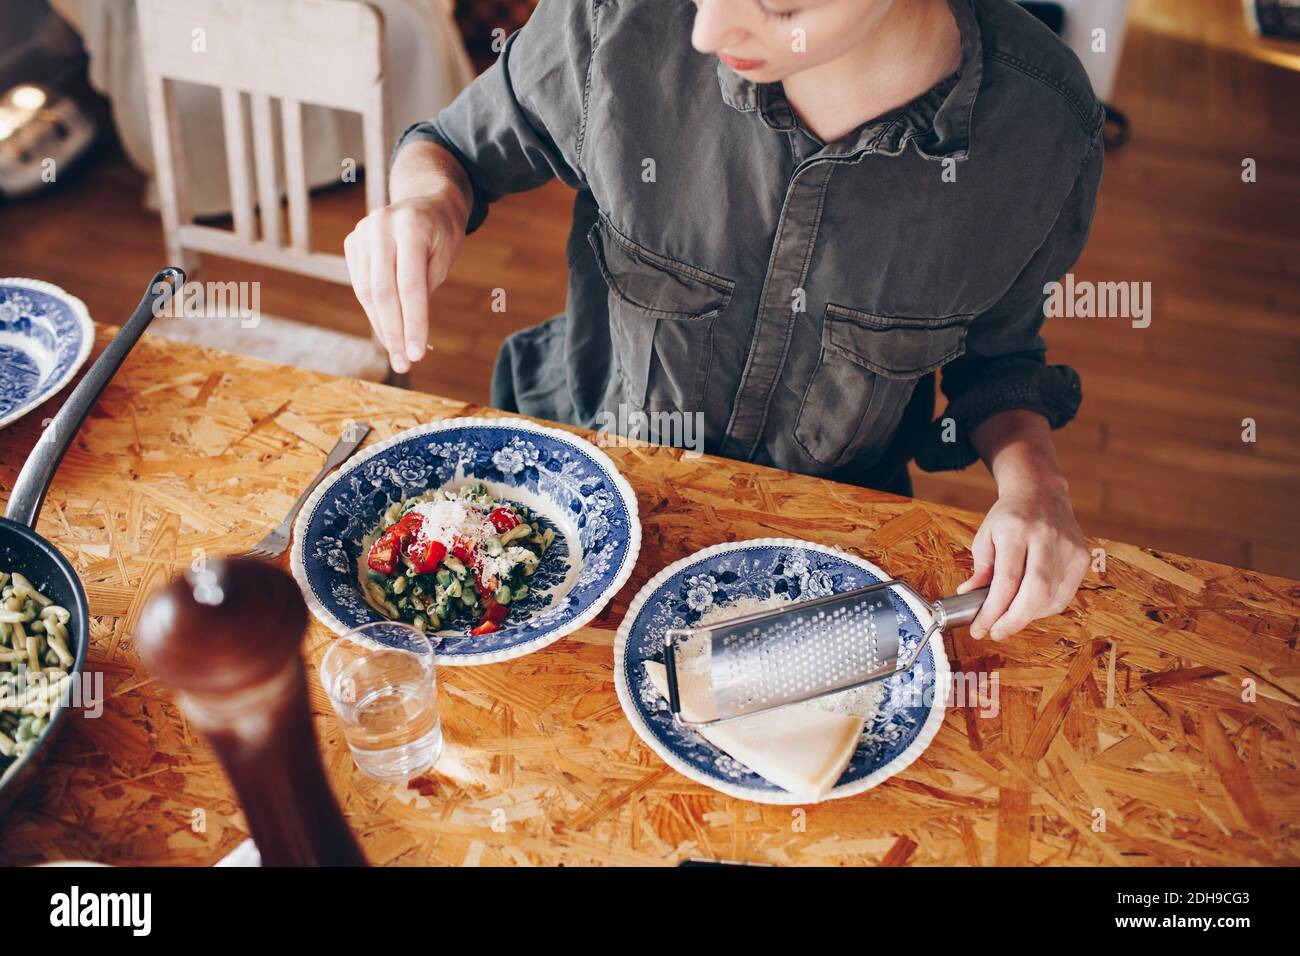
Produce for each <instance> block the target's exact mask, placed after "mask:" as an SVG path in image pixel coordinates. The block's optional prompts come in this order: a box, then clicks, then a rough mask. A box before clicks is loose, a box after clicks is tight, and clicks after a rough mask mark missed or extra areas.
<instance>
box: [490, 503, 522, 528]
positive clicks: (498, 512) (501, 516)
mask: <svg viewBox="0 0 1300 956" xmlns="http://www.w3.org/2000/svg"><path fill="white" fill-rule="evenodd" d="M488 520H489V521H491V522H492V527H494V528H496V529H497V533H498V534H502V533H504V532H506V531H509V530H510V529H511V528H513V527H514V526H515V525H517V524H519V516H518V515H517V514H515V513H514V512H513V511H511V510H510V509H509V508H494V509H493V510H492V513H491V514H489V515H488Z"/></svg>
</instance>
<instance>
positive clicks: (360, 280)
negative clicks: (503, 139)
mask: <svg viewBox="0 0 1300 956" xmlns="http://www.w3.org/2000/svg"><path fill="white" fill-rule="evenodd" d="M394 191H396V190H394ZM466 206H467V204H466V203H465V202H464V201H463V196H461V195H459V194H458V193H457V192H448V191H443V192H440V193H437V194H434V195H423V196H413V197H411V198H409V199H403V200H400V201H398V202H394V203H393V204H391V205H389V206H385V207H383V208H382V209H376V210H375V211H374V212H372V213H370V215H368V216H366V218H365V219H362V220H361V221H360V222H359V223H357V224H356V227H355V228H354V229H353V230H352V232H350V233H349V234H348V237H347V238H346V239H344V240H343V252H344V255H345V256H346V258H347V263H348V274H349V276H350V277H351V279H352V288H353V290H354V291H355V292H356V294H357V301H358V302H360V303H361V307H362V308H363V309H365V310H366V317H367V318H369V319H370V325H371V326H372V327H373V328H374V330H375V335H377V336H378V337H379V341H380V342H381V343H382V344H383V346H384V348H385V349H387V350H388V360H389V363H390V364H391V365H392V366H393V371H394V372H397V373H399V374H401V373H404V372H408V371H410V368H411V363H412V362H416V361H418V360H419V359H421V358H423V357H424V353H425V350H426V348H427V345H428V340H429V298H430V296H432V295H433V292H434V290H435V289H437V288H438V286H440V285H442V283H443V281H444V280H445V279H446V278H447V272H448V271H449V270H450V269H451V265H452V263H453V262H455V261H456V257H457V256H458V255H459V254H460V247H461V244H462V243H463V242H464V241H465V223H466V220H467V218H468V210H467V208H466Z"/></svg>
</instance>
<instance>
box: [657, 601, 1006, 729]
mask: <svg viewBox="0 0 1300 956" xmlns="http://www.w3.org/2000/svg"><path fill="white" fill-rule="evenodd" d="M893 588H898V589H899V590H902V591H906V592H907V593H908V594H910V595H912V596H913V597H914V598H916V599H917V600H918V601H920V602H921V603H922V604H925V605H927V606H928V607H929V608H930V612H931V621H930V626H929V627H927V628H926V629H925V634H923V635H922V637H921V641H920V643H919V644H918V645H917V647H916V650H914V651H913V652H912V653H911V655H910V657H908V659H907V660H906V662H905V663H902V664H901V665H900V663H899V660H898V654H899V649H900V648H899V623H898V612H897V611H895V610H894V604H893V601H892V600H891V599H890V594H889V592H890V590H891V589H893ZM988 593H989V589H988V588H979V589H977V590H974V591H969V592H967V593H966V594H958V595H955V596H953V597H946V598H942V599H940V600H938V601H934V602H930V601H927V600H926V599H925V598H923V597H922V596H921V595H920V594H917V593H916V591H915V590H913V589H912V588H911V587H910V586H908V585H907V584H904V583H903V582H902V581H883V582H881V583H879V584H873V585H870V586H869V587H865V588H856V589H854V590H852V591H844V592H842V593H840V594H831V595H828V596H827V597H821V598H814V599H812V600H810V601H800V602H798V603H795V604H791V605H789V606H787V607H781V608H774V609H772V610H769V611H759V612H757V613H754V614H745V615H742V616H740V617H734V618H730V619H729V620H726V621H719V622H717V623H716V624H712V625H709V626H708V627H701V628H671V629H670V630H668V631H666V632H665V633H664V660H665V663H666V665H667V666H666V667H665V671H666V673H667V677H668V706H669V708H670V709H671V710H672V713H673V716H674V718H676V719H677V720H678V721H680V722H681V723H683V724H686V725H687V726H690V727H706V726H711V725H713V724H720V723H724V722H726V721H729V720H735V719H736V718H738V717H749V716H752V715H754V714H761V713H765V712H766V711H770V710H776V709H777V708H780V707H788V706H789V705H791V704H798V703H802V702H803V701H806V700H813V699H815V698H818V697H825V696H827V695H828V694H834V693H837V692H839V691H842V690H849V689H850V688H853V687H861V686H862V685H864V684H870V683H872V682H873V681H878V680H883V679H884V678H886V677H889V676H890V675H891V674H894V673H896V672H898V671H904V672H905V671H908V670H910V669H911V667H912V665H913V664H915V663H916V660H917V658H918V657H920V656H921V652H922V651H923V650H925V646H926V644H928V643H929V641H930V636H931V635H932V634H934V633H935V632H936V631H942V630H943V629H944V628H945V627H957V626H959V625H962V624H969V623H970V622H971V621H972V620H974V618H975V615H976V614H978V613H979V609H980V608H981V607H982V606H983V605H984V599H985V598H987V597H988ZM697 635H707V636H708V638H709V642H710V645H711V648H710V650H711V654H710V661H709V664H710V676H711V677H712V680H713V698H714V702H715V704H716V705H717V711H718V716H717V717H715V718H713V719H711V720H701V721H692V720H686V719H685V718H683V717H682V715H681V700H680V699H679V697H678V691H677V645H678V644H679V643H680V642H681V641H683V640H686V639H687V638H690V637H694V636H697Z"/></svg>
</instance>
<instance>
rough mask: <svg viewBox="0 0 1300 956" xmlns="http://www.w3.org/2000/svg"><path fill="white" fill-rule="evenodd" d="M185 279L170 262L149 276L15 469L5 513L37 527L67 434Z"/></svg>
mask: <svg viewBox="0 0 1300 956" xmlns="http://www.w3.org/2000/svg"><path fill="white" fill-rule="evenodd" d="M184 282H185V273H184V272H183V271H181V270H180V269H177V268H175V267H172V266H169V267H168V268H166V269H163V270H162V271H161V272H159V273H158V274H157V275H156V276H154V277H153V280H152V281H151V282H150V283H149V288H148V289H146V290H145V293H144V298H142V299H141V300H140V304H139V305H137V306H136V307H135V312H134V313H133V314H132V316H131V318H130V319H128V320H127V322H126V324H125V325H123V326H122V330H121V331H120V332H118V333H117V335H116V336H114V338H113V341H111V342H109V343H108V347H107V348H106V349H104V352H103V354H102V355H100V357H99V358H98V359H96V360H95V364H94V365H92V366H91V367H90V371H88V372H86V374H85V375H84V376H83V377H82V379H81V381H80V382H78V383H77V387H76V388H74V389H73V390H72V394H71V395H69V396H68V400H67V401H66V402H64V403H63V407H62V408H60V409H59V411H58V413H57V414H56V415H55V416H54V418H53V420H52V421H51V422H50V424H49V425H48V426H46V428H45V430H44V431H43V432H42V433H41V437H40V439H39V440H38V441H37V442H36V447H34V448H33V449H32V453H31V455H30V456H29V457H28V459H27V463H26V464H24V465H23V470H22V471H21V472H19V474H18V480H17V481H16V482H14V490H13V493H12V494H10V495H9V504H8V506H7V507H6V508H5V517H6V518H8V519H10V520H11V521H17V522H19V523H21V524H25V525H27V527H29V528H35V527H36V518H37V516H39V515H40V513H41V505H42V504H44V503H45V493H46V492H47V491H49V490H50V482H51V481H53V480H54V471H55V469H57V468H58V467H59V462H61V461H62V460H63V456H64V455H65V454H66V453H67V451H68V449H69V448H70V447H71V446H72V439H73V438H74V437H76V434H77V431H78V430H79V429H80V428H81V423H82V422H83V421H85V419H86V415H88V414H89V413H90V409H91V407H92V406H93V405H94V404H95V402H96V401H97V400H98V399H99V396H100V393H102V392H103V391H104V387H105V386H106V385H108V382H109V380H110V379H111V378H112V377H113V375H114V374H115V373H116V372H117V370H118V367H119V366H121V364H122V361H123V360H124V359H125V358H126V356H127V353H128V352H130V351H131V348H132V347H133V346H134V345H135V343H136V342H137V341H138V340H139V339H140V336H141V335H143V334H144V330H145V329H146V328H148V327H149V323H150V322H152V321H153V318H154V316H155V315H157V314H158V312H159V311H161V309H162V307H163V306H164V305H166V304H167V303H168V302H169V301H170V300H171V297H172V295H173V293H174V292H175V291H176V290H178V289H179V288H180V287H181V285H182V284H184Z"/></svg>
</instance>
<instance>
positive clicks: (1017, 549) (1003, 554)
mask: <svg viewBox="0 0 1300 956" xmlns="http://www.w3.org/2000/svg"><path fill="white" fill-rule="evenodd" d="M993 550H994V552H995V553H994V566H993V583H992V584H991V585H989V596H988V597H987V598H985V599H984V606H983V607H982V608H980V612H979V614H977V615H975V620H973V621H971V625H970V636H971V637H973V638H975V639H976V640H979V639H980V638H982V637H983V636H984V635H985V634H987V633H988V631H989V628H991V627H992V626H993V623H994V622H995V621H996V620H997V619H998V618H1000V617H1001V616H1002V615H1003V613H1004V612H1005V611H1006V609H1007V608H1009V607H1010V606H1011V602H1012V601H1013V600H1015V596H1016V592H1017V591H1019V590H1020V580H1021V578H1022V577H1024V573H1025V545H1024V542H1023V540H1022V539H1020V538H1018V537H1011V538H1003V539H1002V540H1001V541H994V542H993Z"/></svg>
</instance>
